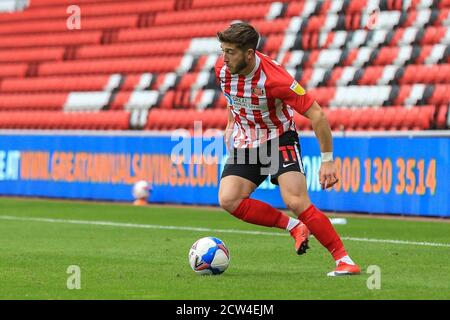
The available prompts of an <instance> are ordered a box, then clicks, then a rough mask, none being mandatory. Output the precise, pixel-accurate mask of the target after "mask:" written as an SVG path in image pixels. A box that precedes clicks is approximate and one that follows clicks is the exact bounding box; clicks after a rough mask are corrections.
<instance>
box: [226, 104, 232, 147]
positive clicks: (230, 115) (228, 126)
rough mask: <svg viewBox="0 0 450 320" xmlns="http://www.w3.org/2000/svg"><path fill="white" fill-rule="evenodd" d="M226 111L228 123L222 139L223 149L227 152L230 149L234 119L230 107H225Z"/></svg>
mask: <svg viewBox="0 0 450 320" xmlns="http://www.w3.org/2000/svg"><path fill="white" fill-rule="evenodd" d="M227 109H228V122H227V126H226V128H225V133H224V139H225V147H226V148H227V150H228V148H229V147H230V138H231V134H232V133H233V126H234V118H233V114H232V113H231V107H230V106H227Z"/></svg>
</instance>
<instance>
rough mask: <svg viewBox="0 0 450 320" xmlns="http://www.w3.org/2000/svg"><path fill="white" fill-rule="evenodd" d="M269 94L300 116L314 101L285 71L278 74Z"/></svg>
mask: <svg viewBox="0 0 450 320" xmlns="http://www.w3.org/2000/svg"><path fill="white" fill-rule="evenodd" d="M283 71H284V70H283ZM271 92H272V96H273V97H274V98H277V99H280V100H281V101H283V102H284V103H285V104H287V105H289V106H291V107H292V108H293V109H294V110H295V111H297V112H298V113H300V114H304V113H305V112H306V111H308V109H309V108H310V107H311V106H312V104H313V103H314V99H313V98H312V97H311V96H310V95H309V94H308V93H307V92H306V90H305V89H304V88H303V87H302V86H301V85H300V84H299V83H298V82H297V81H295V80H294V78H292V77H291V76H290V75H289V74H288V73H287V71H285V72H283V73H282V74H279V77H278V78H277V79H276V80H275V81H274V82H273V84H272V87H271Z"/></svg>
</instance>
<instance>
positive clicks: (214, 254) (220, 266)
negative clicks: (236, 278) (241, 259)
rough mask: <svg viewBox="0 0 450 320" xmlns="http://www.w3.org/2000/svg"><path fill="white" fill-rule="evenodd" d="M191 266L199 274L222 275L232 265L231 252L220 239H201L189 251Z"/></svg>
mask: <svg viewBox="0 0 450 320" xmlns="http://www.w3.org/2000/svg"><path fill="white" fill-rule="evenodd" d="M189 264H190V265H191V268H192V270H194V272H195V273H197V274H202V275H205V274H211V275H218V274H222V273H223V272H224V271H225V270H226V269H227V268H228V265H229V264H230V252H229V251H228V248H227V247H226V246H225V243H224V242H223V241H222V240H220V239H218V238H215V237H205V238H201V239H199V240H197V241H196V242H195V243H194V244H193V245H192V247H191V249H190V250H189Z"/></svg>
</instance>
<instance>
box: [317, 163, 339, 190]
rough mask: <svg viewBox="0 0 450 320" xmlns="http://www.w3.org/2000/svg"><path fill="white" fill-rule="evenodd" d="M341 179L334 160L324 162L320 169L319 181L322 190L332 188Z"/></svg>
mask: <svg viewBox="0 0 450 320" xmlns="http://www.w3.org/2000/svg"><path fill="white" fill-rule="evenodd" d="M338 181H339V179H338V177H337V169H336V165H335V164H334V161H327V162H322V165H321V166H320V170H319V182H320V185H321V186H322V190H325V189H328V188H331V187H332V186H334V184H335V183H336V182H338Z"/></svg>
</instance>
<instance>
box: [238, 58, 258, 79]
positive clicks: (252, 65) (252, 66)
mask: <svg viewBox="0 0 450 320" xmlns="http://www.w3.org/2000/svg"><path fill="white" fill-rule="evenodd" d="M255 66H256V59H252V60H250V61H249V62H248V64H247V67H246V68H245V69H242V70H241V71H240V72H239V74H240V75H241V76H244V77H246V76H248V75H249V74H250V73H252V71H253V70H254V69H255Z"/></svg>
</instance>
